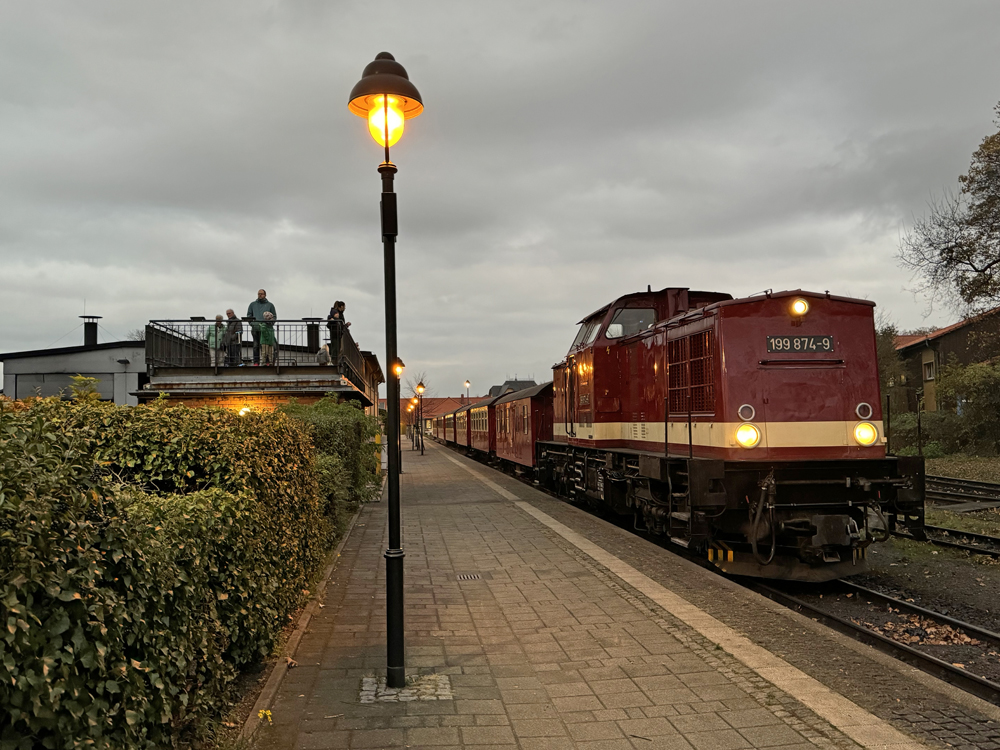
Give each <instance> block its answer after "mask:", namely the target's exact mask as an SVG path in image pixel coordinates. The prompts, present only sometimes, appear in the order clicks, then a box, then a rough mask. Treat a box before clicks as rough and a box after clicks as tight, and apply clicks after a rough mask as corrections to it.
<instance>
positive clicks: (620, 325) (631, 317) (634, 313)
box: [604, 307, 656, 339]
mask: <svg viewBox="0 0 1000 750" xmlns="http://www.w3.org/2000/svg"><path fill="white" fill-rule="evenodd" d="M654 323H656V310H654V309H653V308H651V307H626V308H624V309H622V310H619V311H618V312H616V313H615V317H613V318H612V319H611V322H610V323H609V324H608V330H607V331H606V332H605V334H604V335H605V336H606V337H607V338H609V339H620V338H621V337H623V336H631V335H632V334H634V333H639V332H640V331H645V330H646V329H647V328H649V327H650V326H651V325H653V324H654Z"/></svg>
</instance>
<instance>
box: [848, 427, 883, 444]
mask: <svg viewBox="0 0 1000 750" xmlns="http://www.w3.org/2000/svg"><path fill="white" fill-rule="evenodd" d="M854 439H855V440H857V441H858V445H874V444H875V441H876V440H878V430H877V429H876V428H875V425H873V424H872V423H871V422H859V423H858V424H857V425H855V427H854Z"/></svg>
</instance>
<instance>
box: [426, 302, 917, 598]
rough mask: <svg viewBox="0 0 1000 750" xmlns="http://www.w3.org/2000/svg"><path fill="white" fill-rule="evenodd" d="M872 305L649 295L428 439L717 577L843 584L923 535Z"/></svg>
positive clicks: (596, 319) (913, 467) (605, 317)
mask: <svg viewBox="0 0 1000 750" xmlns="http://www.w3.org/2000/svg"><path fill="white" fill-rule="evenodd" d="M874 307H875V305H874V303H873V302H870V301H868V300H863V299H853V298H850V297H840V296H836V295H831V294H830V293H829V292H823V293H817V292H808V291H803V290H794V291H783V292H772V291H767V292H762V293H760V294H757V295H752V296H749V297H744V298H739V299H737V298H734V297H733V296H732V295H730V294H726V293H721V292H702V291H694V290H691V289H688V288H682V287H668V288H665V289H661V290H659V291H653V290H652V289H651V288H650V287H647V290H646V291H645V292H637V293H634V294H627V295H625V296H622V297H619V298H618V299H616V300H614V301H613V302H611V303H609V304H607V305H605V306H603V307H601V308H600V309H598V310H596V311H595V312H593V313H591V314H590V315H588V316H586V317H585V318H583V320H581V321H580V323H579V324H578V325H579V328H578V330H577V334H576V337H575V338H574V339H573V342H572V344H571V345H570V348H569V350H568V352H567V353H566V356H565V357H564V358H563V359H562V360H561V361H559V362H558V363H556V364H555V365H554V366H553V368H552V375H553V377H552V380H551V381H550V382H547V383H543V384H542V385H538V386H535V387H532V388H528V389H525V390H521V391H517V392H513V393H505V394H501V395H498V396H495V397H492V398H487V399H483V400H480V401H478V402H476V403H470V404H467V405H464V406H462V407H461V408H459V409H456V410H455V411H452V412H450V413H448V414H443V415H440V416H438V417H436V418H435V419H434V420H433V426H432V433H433V437H435V438H436V439H437V440H439V441H441V442H443V443H446V444H448V445H451V446H453V447H455V448H456V449H459V450H462V451H465V452H467V453H468V454H470V455H474V456H477V457H479V458H481V459H483V460H485V461H489V462H494V463H496V464H499V465H500V466H501V467H503V468H505V469H507V470H509V471H512V472H514V473H517V474H521V475H524V476H526V477H527V478H528V479H530V480H531V481H533V482H536V483H538V484H539V485H541V486H543V487H544V488H546V489H547V490H549V491H551V492H553V493H556V494H558V495H560V496H562V497H564V498H566V499H568V500H570V501H572V502H575V503H583V504H588V505H593V506H596V507H600V508H602V509H604V510H605V511H607V512H610V513H612V514H616V515H619V516H622V517H624V518H623V520H626V521H627V520H628V518H629V517H631V519H632V522H633V524H634V526H635V527H636V528H638V529H640V530H643V531H646V532H648V533H649V534H652V535H654V536H656V537H662V538H663V539H666V540H669V541H670V542H671V543H673V544H676V545H679V546H681V547H685V548H687V549H688V550H690V551H691V552H692V553H694V554H696V555H699V556H703V557H705V558H707V560H708V561H709V562H710V563H711V564H713V565H715V566H717V567H718V568H719V569H721V570H722V571H724V572H726V573H729V574H733V575H742V576H753V577H762V578H776V579H786V580H798V581H811V582H819V581H826V580H832V579H836V578H840V577H844V576H848V575H853V574H857V573H860V572H863V571H864V570H866V569H867V550H868V547H869V546H870V545H871V544H872V543H874V542H879V541H884V540H885V539H886V538H888V536H889V534H890V531H891V530H892V528H893V527H894V526H895V524H896V523H900V522H901V523H904V524H905V525H906V527H907V528H908V529H909V530H910V531H911V532H915V533H919V530H920V529H922V528H923V509H924V464H923V458H921V457H916V456H914V457H904V456H891V455H888V454H887V451H886V436H885V427H884V424H883V413H882V398H881V393H880V387H879V376H878V361H877V355H876V338H875V323H874Z"/></svg>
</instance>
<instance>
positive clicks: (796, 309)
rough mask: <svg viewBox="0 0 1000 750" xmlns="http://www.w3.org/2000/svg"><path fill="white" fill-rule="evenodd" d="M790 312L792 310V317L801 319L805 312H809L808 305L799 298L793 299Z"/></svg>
mask: <svg viewBox="0 0 1000 750" xmlns="http://www.w3.org/2000/svg"><path fill="white" fill-rule="evenodd" d="M791 310H792V315H795V316H797V317H802V316H803V315H805V314H806V313H807V312H809V303H808V302H806V301H805V300H804V299H802V298H801V297H796V298H795V299H793V300H792V307H791Z"/></svg>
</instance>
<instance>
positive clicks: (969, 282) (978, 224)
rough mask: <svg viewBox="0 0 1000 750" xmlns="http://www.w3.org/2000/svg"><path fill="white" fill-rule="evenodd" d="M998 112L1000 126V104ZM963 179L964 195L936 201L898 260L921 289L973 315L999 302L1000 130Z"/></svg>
mask: <svg viewBox="0 0 1000 750" xmlns="http://www.w3.org/2000/svg"><path fill="white" fill-rule="evenodd" d="M995 112H996V114H997V119H995V120H994V124H996V125H997V126H998V127H1000V103H998V104H997V106H996V108H995ZM958 180H959V183H960V184H961V190H960V192H959V193H958V194H957V195H954V194H949V195H946V196H945V197H944V198H943V199H941V200H939V201H937V202H935V203H933V204H932V205H931V211H930V215H929V216H928V217H927V218H924V219H920V220H919V221H917V223H916V224H915V225H914V227H913V229H912V230H911V231H910V232H908V233H907V234H905V235H904V236H903V238H902V239H901V240H900V246H899V254H898V257H899V260H900V262H901V265H903V267H905V268H909V269H911V270H912V271H914V272H915V275H916V276H917V277H918V278H919V279H920V286H919V289H920V291H923V292H926V293H928V294H930V295H931V298H932V299H941V300H944V301H947V302H949V303H951V304H952V305H953V306H954V307H957V308H959V309H964V310H966V311H974V310H977V309H983V308H985V307H990V306H992V305H995V304H997V303H998V302H1000V131H998V132H996V133H993V134H992V135H988V136H986V137H985V138H984V139H983V141H982V143H980V144H979V148H978V149H976V151H975V153H973V155H972V162H971V164H970V165H969V171H968V173H967V174H964V175H961V176H960V177H959V178H958Z"/></svg>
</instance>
